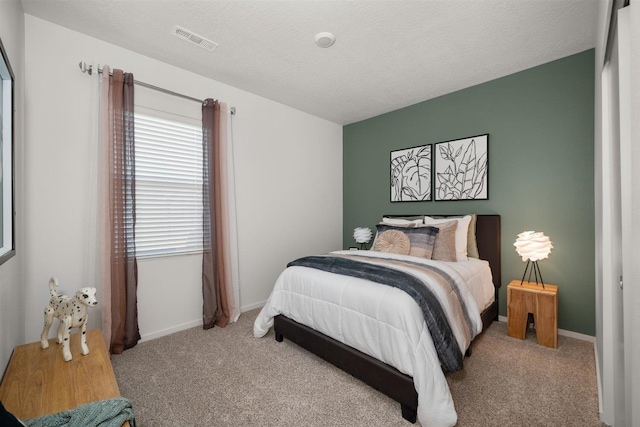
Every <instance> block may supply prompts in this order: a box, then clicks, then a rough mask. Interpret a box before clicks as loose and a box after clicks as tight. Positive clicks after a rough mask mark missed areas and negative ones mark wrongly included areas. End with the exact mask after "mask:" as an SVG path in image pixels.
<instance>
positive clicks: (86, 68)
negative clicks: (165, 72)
mask: <svg viewBox="0 0 640 427" xmlns="http://www.w3.org/2000/svg"><path fill="white" fill-rule="evenodd" d="M78 66H80V71H82V72H83V73H87V74H89V75H92V74H93V65H88V64H87V63H86V62H84V61H80V63H79V64H78ZM98 74H102V68H100V66H99V65H98ZM133 83H135V84H137V85H138V86H143V87H146V88H149V89H153V90H156V91H158V92H162V93H166V94H167V95H173V96H177V97H178V98H183V99H188V100H189V101H195V102H198V103H200V104H202V103H203V102H204V101H203V100H202V99H198V98H194V97H192V96H189V95H183V94H181V93H178V92H174V91H172V90H169V89H165V88H162V87H159V86H154V85H152V84H149V83H145V82H141V81H140V80H133ZM229 111H231V114H234V115H235V114H236V107H231V108H230V109H229Z"/></svg>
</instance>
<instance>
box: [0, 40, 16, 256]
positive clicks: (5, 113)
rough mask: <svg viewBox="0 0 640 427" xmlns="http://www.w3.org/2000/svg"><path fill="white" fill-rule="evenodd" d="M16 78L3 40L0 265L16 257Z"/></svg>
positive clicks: (0, 56) (0, 54) (0, 53)
mask: <svg viewBox="0 0 640 427" xmlns="http://www.w3.org/2000/svg"><path fill="white" fill-rule="evenodd" d="M14 85H15V76H14V74H13V70H12V69H11V64H10V63H9V56H8V55H7V52H6V50H5V49H4V45H3V44H2V40H0V264H4V263H5V262H7V261H8V260H9V259H10V258H11V257H13V256H14V255H15V252H16V251H15V221H14V220H15V209H14V207H15V203H14V159H13V156H14V153H13V151H14V111H15V101H14V99H15V98H14V91H15V87H14Z"/></svg>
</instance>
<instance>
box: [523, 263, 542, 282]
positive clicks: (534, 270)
mask: <svg viewBox="0 0 640 427" xmlns="http://www.w3.org/2000/svg"><path fill="white" fill-rule="evenodd" d="M529 266H531V268H529ZM527 270H529V278H528V279H527V281H528V282H531V274H532V273H533V277H534V279H535V281H536V285H538V284H541V285H542V289H544V281H543V280H542V273H541V272H540V267H539V266H538V261H533V262H532V261H531V260H527V265H526V266H525V268H524V274H523V275H522V280H520V286H522V284H523V283H524V278H525V276H526V275H527ZM538 276H540V283H538ZM531 283H533V282H531Z"/></svg>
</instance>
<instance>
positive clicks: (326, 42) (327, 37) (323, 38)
mask: <svg viewBox="0 0 640 427" xmlns="http://www.w3.org/2000/svg"><path fill="white" fill-rule="evenodd" d="M335 42H336V36H334V35H333V34H331V33H327V32H324V33H318V34H316V44H317V45H318V46H320V47H329V46H331V45H333V44H334V43H335Z"/></svg>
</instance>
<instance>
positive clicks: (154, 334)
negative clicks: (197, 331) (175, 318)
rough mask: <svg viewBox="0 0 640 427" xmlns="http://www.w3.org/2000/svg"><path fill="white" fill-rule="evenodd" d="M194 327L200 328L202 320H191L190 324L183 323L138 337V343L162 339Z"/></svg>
mask: <svg viewBox="0 0 640 427" xmlns="http://www.w3.org/2000/svg"><path fill="white" fill-rule="evenodd" d="M196 326H202V319H198V320H192V321H191V322H187V323H183V324H181V325H176V326H172V327H170V328H167V329H161V330H159V331H156V332H151V333H150V334H144V335H141V337H140V342H145V341H150V340H153V339H156V338H160V337H164V336H166V335H171V334H175V333H176V332H180V331H184V330H185V329H190V328H195V327H196Z"/></svg>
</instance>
